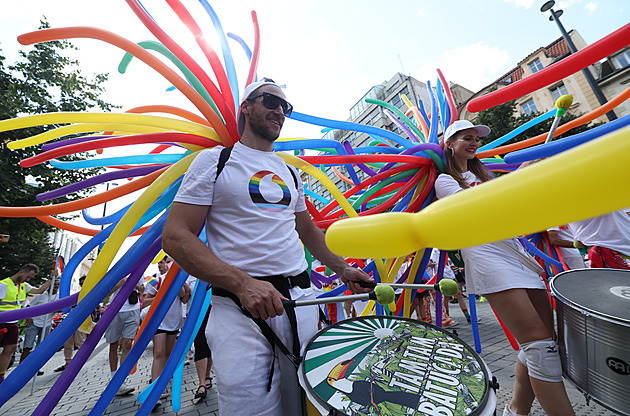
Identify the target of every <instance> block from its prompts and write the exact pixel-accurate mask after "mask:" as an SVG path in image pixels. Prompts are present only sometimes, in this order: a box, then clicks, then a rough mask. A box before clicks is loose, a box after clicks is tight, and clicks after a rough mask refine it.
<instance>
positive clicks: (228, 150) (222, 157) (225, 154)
mask: <svg viewBox="0 0 630 416" xmlns="http://www.w3.org/2000/svg"><path fill="white" fill-rule="evenodd" d="M232 149H233V148H232V147H225V148H223V150H221V154H219V162H218V163H217V175H216V176H215V177H214V180H215V181H216V180H217V179H219V174H220V173H221V171H222V170H223V168H224V167H225V163H226V162H227V161H228V159H229V158H230V154H232Z"/></svg>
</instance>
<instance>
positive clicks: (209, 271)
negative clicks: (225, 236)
mask: <svg viewBox="0 0 630 416" xmlns="http://www.w3.org/2000/svg"><path fill="white" fill-rule="evenodd" d="M209 210H210V207H209V206H207V205H192V204H184V203H181V202H174V203H173V206H172V207H171V212H170V214H169V216H168V220H167V221H166V225H165V226H164V234H163V237H162V248H163V249H164V251H165V252H166V253H167V254H168V255H169V256H171V257H172V258H173V259H174V260H175V261H176V262H177V264H179V266H180V267H181V268H182V269H184V270H185V271H186V272H187V273H188V274H190V275H192V276H195V277H197V278H198V279H201V280H203V281H205V282H208V283H210V284H212V285H213V286H216V287H220V288H223V289H225V290H228V291H230V292H232V293H234V294H235V295H236V296H238V298H239V299H240V301H241V304H242V305H243V306H244V307H245V308H246V309H247V310H248V311H249V312H250V313H251V314H252V316H254V317H255V318H262V319H267V318H273V317H274V316H278V315H282V313H283V312H284V308H283V306H282V300H285V298H284V296H282V295H281V294H280V292H278V291H277V290H276V289H275V288H274V287H273V285H272V284H271V283H269V282H264V281H262V280H256V279H254V278H252V277H251V276H250V275H248V274H247V273H245V272H244V271H242V270H240V269H238V268H236V267H233V266H230V265H229V264H227V263H225V262H224V261H222V260H221V259H219V258H218V257H217V256H216V255H215V254H214V253H213V252H212V250H210V248H209V247H208V246H206V245H205V244H204V243H202V242H201V240H200V239H199V238H197V232H198V231H199V230H200V229H201V227H202V226H203V223H204V221H205V219H206V215H207V214H208V211H209Z"/></svg>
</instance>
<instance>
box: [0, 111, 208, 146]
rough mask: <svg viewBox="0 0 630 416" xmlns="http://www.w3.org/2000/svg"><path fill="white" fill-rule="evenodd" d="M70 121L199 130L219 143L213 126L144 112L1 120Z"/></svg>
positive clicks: (20, 123)
mask: <svg viewBox="0 0 630 416" xmlns="http://www.w3.org/2000/svg"><path fill="white" fill-rule="evenodd" d="M67 123H120V124H135V125H142V126H151V127H152V128H164V129H167V130H174V131H180V132H183V133H191V134H197V135H199V136H203V137H207V138H209V139H212V140H214V141H216V142H217V143H220V140H219V136H218V135H217V133H216V132H215V131H214V129H212V128H210V127H208V126H204V125H202V124H198V123H193V122H192V121H185V120H176V119H172V118H168V117H160V116H149V115H144V114H132V113H124V114H116V113H70V112H60V113H48V114H36V115H32V116H26V117H19V118H14V119H9V120H0V131H8V130H15V129H23V128H26V127H33V126H43V125H46V124H67ZM37 144H39V143H37V142H35V141H34V140H32V138H26V139H22V140H16V141H14V142H12V143H10V144H9V145H8V147H9V148H11V149H21V148H24V147H27V146H34V145H37Z"/></svg>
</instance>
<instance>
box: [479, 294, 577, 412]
mask: <svg viewBox="0 0 630 416" xmlns="http://www.w3.org/2000/svg"><path fill="white" fill-rule="evenodd" d="M486 299H488V301H489V302H490V304H491V305H492V307H493V308H494V309H495V311H496V312H497V314H498V315H499V316H500V317H501V319H502V320H503V322H504V323H505V325H506V326H507V327H508V328H509V330H510V331H511V332H512V334H513V335H514V337H516V339H517V340H518V342H519V343H521V344H522V343H525V342H532V341H538V340H544V339H546V338H552V337H553V314H552V312H551V308H550V305H549V300H548V297H547V293H546V292H545V291H544V290H534V289H510V290H505V291H502V292H497V293H492V294H488V295H486ZM526 374H527V369H526V368H525V366H523V365H522V364H520V362H517V364H516V367H515V376H516V377H515V378H516V379H515V382H514V396H513V397H512V401H511V402H510V408H511V409H512V411H513V412H516V413H518V414H522V415H526V414H528V413H529V410H530V409H531V405H532V401H533V395H532V393H533V394H534V395H535V397H536V398H537V399H538V402H539V403H540V405H541V406H542V407H543V409H545V412H546V413H547V414H548V415H550V416H556V415H557V416H570V415H574V412H573V408H572V407H571V402H570V401H569V398H568V396H567V392H566V390H565V388H564V383H562V382H559V383H551V382H547V381H542V380H538V379H535V378H532V377H528V379H529V384H530V387H529V388H528V387H527V381H526V380H527V379H526V378H525V375H526Z"/></svg>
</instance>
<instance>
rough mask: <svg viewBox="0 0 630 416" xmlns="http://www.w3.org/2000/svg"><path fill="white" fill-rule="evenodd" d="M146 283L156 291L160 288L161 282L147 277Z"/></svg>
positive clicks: (153, 277) (152, 277)
mask: <svg viewBox="0 0 630 416" xmlns="http://www.w3.org/2000/svg"><path fill="white" fill-rule="evenodd" d="M144 281H145V282H147V284H149V285H151V286H153V287H154V288H155V289H156V290H157V289H158V287H159V286H160V280H159V279H158V278H157V277H155V276H145V278H144Z"/></svg>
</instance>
